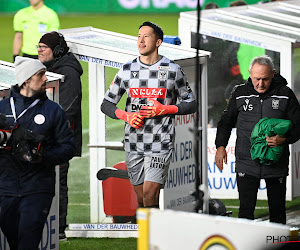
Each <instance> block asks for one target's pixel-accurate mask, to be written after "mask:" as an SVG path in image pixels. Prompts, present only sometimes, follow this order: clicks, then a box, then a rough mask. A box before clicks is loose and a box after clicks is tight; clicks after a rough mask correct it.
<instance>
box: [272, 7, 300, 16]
mask: <svg viewBox="0 0 300 250" xmlns="http://www.w3.org/2000/svg"><path fill="white" fill-rule="evenodd" d="M269 10H271V11H274V12H278V13H281V14H286V15H289V16H295V17H299V15H300V14H299V12H298V13H297V12H295V11H293V10H290V11H289V10H287V9H285V8H282V7H279V6H276V7H273V8H270V9H269Z"/></svg>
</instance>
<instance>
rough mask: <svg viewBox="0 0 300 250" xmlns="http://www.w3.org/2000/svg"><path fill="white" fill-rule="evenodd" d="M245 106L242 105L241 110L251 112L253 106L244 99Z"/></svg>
mask: <svg viewBox="0 0 300 250" xmlns="http://www.w3.org/2000/svg"><path fill="white" fill-rule="evenodd" d="M245 103H246V104H245V105H243V109H244V111H251V110H253V105H252V104H250V100H249V99H246V100H245Z"/></svg>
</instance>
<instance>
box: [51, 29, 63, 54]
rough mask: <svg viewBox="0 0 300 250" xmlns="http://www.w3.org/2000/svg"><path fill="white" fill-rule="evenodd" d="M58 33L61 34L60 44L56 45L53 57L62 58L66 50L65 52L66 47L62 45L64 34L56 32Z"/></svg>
mask: <svg viewBox="0 0 300 250" xmlns="http://www.w3.org/2000/svg"><path fill="white" fill-rule="evenodd" d="M56 33H57V34H58V35H59V45H56V46H55V48H54V50H53V57H54V58H60V57H61V56H62V55H63V54H64V52H65V49H64V47H63V46H62V42H63V40H64V36H63V35H62V34H60V33H58V32H56Z"/></svg>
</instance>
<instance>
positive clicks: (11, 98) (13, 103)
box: [10, 97, 40, 124]
mask: <svg viewBox="0 0 300 250" xmlns="http://www.w3.org/2000/svg"><path fill="white" fill-rule="evenodd" d="M39 101H40V99H36V100H35V101H34V102H33V103H31V104H30V105H29V107H28V108H26V109H24V110H23V112H22V113H21V114H19V115H18V117H17V114H16V107H15V102H14V98H13V97H10V108H11V112H12V114H13V116H14V119H15V124H16V123H17V120H18V119H19V118H20V117H21V116H22V115H24V114H25V113H26V111H27V110H28V109H30V108H32V107H34V106H35V105H37V103H38V102H39Z"/></svg>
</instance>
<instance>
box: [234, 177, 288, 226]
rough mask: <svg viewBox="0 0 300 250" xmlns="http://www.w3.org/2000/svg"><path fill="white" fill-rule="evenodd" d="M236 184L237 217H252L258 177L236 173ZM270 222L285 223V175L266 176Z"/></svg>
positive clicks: (258, 182)
mask: <svg viewBox="0 0 300 250" xmlns="http://www.w3.org/2000/svg"><path fill="white" fill-rule="evenodd" d="M236 179H237V186H238V192H239V199H240V208H239V218H246V219H250V220H253V219H254V210H255V205H256V201H257V191H258V188H259V184H260V179H259V178H256V177H254V176H250V175H246V174H241V173H237V175H236ZM265 182H266V187H267V196H268V205H269V213H270V222H277V223H282V224H286V213H285V201H286V199H285V198H286V197H285V196H286V177H276V178H266V179H265Z"/></svg>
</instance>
